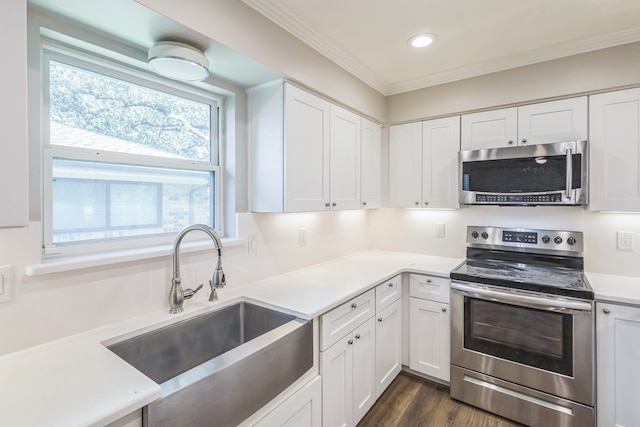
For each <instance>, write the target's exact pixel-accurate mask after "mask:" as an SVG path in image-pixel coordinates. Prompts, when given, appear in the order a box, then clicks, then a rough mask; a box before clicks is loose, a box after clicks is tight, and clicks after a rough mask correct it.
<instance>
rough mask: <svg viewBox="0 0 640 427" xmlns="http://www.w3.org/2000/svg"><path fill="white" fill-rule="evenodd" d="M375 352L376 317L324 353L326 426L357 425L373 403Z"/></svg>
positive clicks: (323, 413) (323, 385)
mask: <svg viewBox="0 0 640 427" xmlns="http://www.w3.org/2000/svg"><path fill="white" fill-rule="evenodd" d="M374 355H375V321H374V318H373V317H371V318H369V320H367V321H366V322H365V323H364V324H362V325H360V326H358V327H357V328H355V329H354V330H353V332H351V333H350V334H348V335H347V336H345V337H344V338H342V339H341V340H339V341H338V342H337V343H335V344H334V345H332V346H331V347H329V348H328V349H327V350H325V351H323V352H321V354H320V370H321V373H322V425H323V427H349V426H355V425H356V424H357V423H358V421H360V419H361V418H362V417H363V416H364V414H366V413H367V411H368V410H369V409H370V408H371V406H373V403H374V402H375V399H376V392H375V390H376V387H375V385H376V384H375V357H374Z"/></svg>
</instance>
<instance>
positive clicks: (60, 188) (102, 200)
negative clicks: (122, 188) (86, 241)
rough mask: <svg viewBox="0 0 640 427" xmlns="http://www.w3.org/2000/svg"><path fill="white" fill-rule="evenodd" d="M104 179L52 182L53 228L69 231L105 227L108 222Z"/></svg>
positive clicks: (58, 180)
mask: <svg viewBox="0 0 640 427" xmlns="http://www.w3.org/2000/svg"><path fill="white" fill-rule="evenodd" d="M106 194H107V186H106V183H105V182H101V181H96V180H84V179H64V178H63V179H55V180H54V181H53V197H54V200H55V203H54V204H53V228H54V229H56V230H58V231H59V232H65V231H66V230H87V229H102V228H104V227H106V225H107V215H106V200H107V196H106Z"/></svg>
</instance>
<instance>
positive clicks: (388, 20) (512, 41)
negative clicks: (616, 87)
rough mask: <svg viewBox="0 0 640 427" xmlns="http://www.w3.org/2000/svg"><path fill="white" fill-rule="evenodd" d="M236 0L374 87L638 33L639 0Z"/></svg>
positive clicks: (565, 51)
mask: <svg viewBox="0 0 640 427" xmlns="http://www.w3.org/2000/svg"><path fill="white" fill-rule="evenodd" d="M243 2H244V3H245V4H247V5H249V6H250V7H252V8H254V9H255V10H256V11H258V12H260V13H261V14H263V15H264V16H265V17H267V18H268V19H270V20H271V21H273V22H275V23H276V24H278V25H279V26H281V27H282V28H284V29H285V30H287V31H289V32H290V33H291V34H293V35H294V36H296V37H297V38H299V39H300V40H302V41H303V42H305V43H307V44H308V45H309V46H311V47H312V48H314V49H316V50H317V51H318V52H320V53H321V54H323V55H325V56H326V57H328V58H329V59H331V60H332V61H334V62H335V63H336V64H338V65H339V66H341V67H343V68H344V69H346V70H347V71H349V72H350V73H352V74H353V75H355V76H356V77H358V78H359V79H361V80H362V81H363V82H365V83H367V84H368V85H369V86H371V87H373V88H374V89H376V90H377V91H379V92H380V93H382V94H383V95H392V94H396V93H402V92H407V91H410V90H415V89H420V88H424V87H428V86H434V85H438V84H442V83H447V82H451V81H455V80H460V79H465V78H469V77H474V76H478V75H483V74H488V73H492V72H496V71H501V70H506V69H510V68H515V67H519V66H524V65H529V64H534V63H538V62H543V61H548V60H552V59H557V58H561V57H565V56H570V55H574V54H579V53H584V52H588V51H592V50H597V49H602V48H606V47H611V46H616V45H620V44H625V43H630V42H635V41H640V1H639V0H269V1H264V0H243ZM421 32H428V33H435V34H436V35H437V36H438V39H437V41H436V42H435V43H434V44H433V45H431V46H429V47H427V48H424V49H415V48H411V47H409V46H408V44H407V40H408V39H409V38H410V37H412V36H413V35H415V34H418V33H421Z"/></svg>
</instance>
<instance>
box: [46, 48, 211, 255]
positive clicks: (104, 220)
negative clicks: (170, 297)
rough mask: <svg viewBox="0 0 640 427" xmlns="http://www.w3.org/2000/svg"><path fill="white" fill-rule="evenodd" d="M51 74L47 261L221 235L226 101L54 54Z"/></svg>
mask: <svg viewBox="0 0 640 427" xmlns="http://www.w3.org/2000/svg"><path fill="white" fill-rule="evenodd" d="M42 69H43V76H44V79H43V81H44V107H45V108H44V110H45V111H44V114H43V121H44V122H45V126H44V132H43V136H44V138H43V140H44V143H43V147H44V150H43V231H44V239H43V240H44V254H45V256H47V255H52V254H54V255H58V254H60V253H62V254H65V255H66V254H71V255H73V254H76V253H86V252H87V250H88V251H89V252H92V251H101V250H104V248H106V247H114V248H116V249H128V248H132V247H142V246H148V245H149V244H152V242H153V243H155V242H159V243H169V242H170V241H171V239H172V238H173V236H175V233H176V232H177V231H179V230H180V229H182V228H183V227H185V226H187V225H190V224H193V223H204V224H208V225H210V226H212V227H214V228H216V229H217V230H219V229H220V227H219V224H221V221H220V218H219V216H220V215H219V213H220V212H221V209H220V199H221V197H220V183H219V181H220V180H219V176H220V169H219V164H218V158H219V155H218V146H219V143H218V141H219V120H220V117H219V115H220V110H221V108H220V107H221V104H222V98H221V97H219V96H217V95H214V94H211V93H207V92H206V91H204V90H202V91H201V90H199V88H192V87H190V86H187V85H184V86H182V85H179V84H176V83H173V82H165V81H163V80H161V79H160V78H157V77H155V76H152V75H151V74H147V73H145V72H141V71H138V70H136V69H134V68H131V69H129V68H128V67H126V66H124V65H120V64H117V63H115V62H114V63H110V62H108V61H105V60H104V59H101V58H100V59H98V58H92V57H89V56H84V55H80V54H79V53H78V52H74V51H66V50H59V49H56V48H53V47H51V48H48V47H46V46H45V49H44V55H43V66H42ZM91 248H93V249H91Z"/></svg>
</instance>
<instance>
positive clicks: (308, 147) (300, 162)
mask: <svg viewBox="0 0 640 427" xmlns="http://www.w3.org/2000/svg"><path fill="white" fill-rule="evenodd" d="M284 94H285V98H284V114H285V116H284V137H285V144H284V145H285V150H284V163H285V166H284V170H285V173H284V194H285V197H284V211H285V212H306V211H319V210H323V209H324V208H325V206H326V204H327V203H329V174H328V173H327V172H328V171H327V166H328V165H329V137H330V136H329V135H330V134H329V123H330V119H329V114H330V104H329V103H328V102H327V101H325V100H323V99H321V98H319V97H317V96H315V95H312V94H310V93H308V92H305V91H303V90H301V89H298V88H297V87H295V86H291V85H285V88H284Z"/></svg>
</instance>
